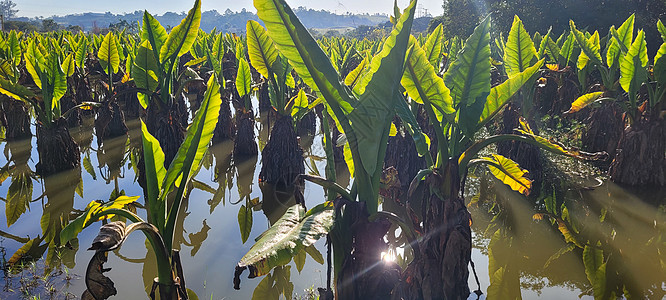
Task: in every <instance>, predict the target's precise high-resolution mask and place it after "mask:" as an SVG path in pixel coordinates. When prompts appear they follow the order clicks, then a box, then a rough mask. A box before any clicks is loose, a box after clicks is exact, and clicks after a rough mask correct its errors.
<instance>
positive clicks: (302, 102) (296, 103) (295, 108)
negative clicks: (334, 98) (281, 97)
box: [291, 89, 308, 117]
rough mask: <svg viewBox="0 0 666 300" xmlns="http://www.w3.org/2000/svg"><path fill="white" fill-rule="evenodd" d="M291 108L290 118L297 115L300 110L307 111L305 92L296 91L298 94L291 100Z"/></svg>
mask: <svg viewBox="0 0 666 300" xmlns="http://www.w3.org/2000/svg"><path fill="white" fill-rule="evenodd" d="M292 101H293V102H292V103H293V105H292V107H291V116H292V117H293V116H295V115H296V114H298V113H299V112H300V111H301V110H307V109H308V97H307V96H306V95H305V91H304V90H303V89H301V90H299V91H298V94H297V95H296V96H295V97H294V98H293V99H292Z"/></svg>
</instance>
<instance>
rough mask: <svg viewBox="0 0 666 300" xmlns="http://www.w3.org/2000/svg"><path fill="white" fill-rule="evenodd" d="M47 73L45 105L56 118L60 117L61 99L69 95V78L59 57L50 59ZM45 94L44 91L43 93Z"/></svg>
mask: <svg viewBox="0 0 666 300" xmlns="http://www.w3.org/2000/svg"><path fill="white" fill-rule="evenodd" d="M45 71H46V78H47V80H48V86H47V87H46V91H45V92H46V93H45V96H44V105H46V106H47V110H48V107H50V111H51V112H52V113H53V114H54V116H55V117H59V116H60V98H62V96H64V95H65V93H67V78H66V77H65V73H64V72H63V71H62V68H61V67H60V58H59V57H58V55H55V54H51V55H50V56H49V57H48V66H47V69H46V70H45ZM42 93H43V94H44V91H43V92H42Z"/></svg>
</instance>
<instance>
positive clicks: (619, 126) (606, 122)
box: [581, 103, 624, 167]
mask: <svg viewBox="0 0 666 300" xmlns="http://www.w3.org/2000/svg"><path fill="white" fill-rule="evenodd" d="M585 123H586V124H587V126H585V127H584V129H583V135H582V137H581V143H582V148H583V150H585V151H587V152H600V151H606V153H608V155H609V157H615V150H616V149H617V143H618V142H619V141H620V137H621V136H622V131H623V129H624V122H623V121H622V110H621V109H620V108H619V107H618V106H617V105H616V104H614V103H613V104H610V103H609V104H607V105H603V106H601V107H599V108H598V109H595V110H593V111H592V112H591V114H590V116H589V118H588V119H587V120H586V122H585ZM602 163H603V164H605V166H606V167H608V165H609V164H610V161H607V162H602Z"/></svg>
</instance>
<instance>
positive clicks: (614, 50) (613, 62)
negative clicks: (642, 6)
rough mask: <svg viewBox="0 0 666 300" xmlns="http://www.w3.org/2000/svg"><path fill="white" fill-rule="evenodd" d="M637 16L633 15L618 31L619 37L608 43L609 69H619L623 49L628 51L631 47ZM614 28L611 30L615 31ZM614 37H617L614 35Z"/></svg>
mask: <svg viewBox="0 0 666 300" xmlns="http://www.w3.org/2000/svg"><path fill="white" fill-rule="evenodd" d="M635 19H636V18H635V14H632V15H631V16H629V18H627V20H626V21H624V23H622V25H620V27H619V28H618V29H617V31H616V33H617V37H618V39H616V38H610V39H609V40H608V42H609V43H610V45H609V46H608V50H607V51H606V65H608V67H611V66H615V67H617V64H618V62H619V61H618V60H619V59H620V55H621V54H622V52H623V51H622V49H625V50H626V49H628V48H629V47H630V46H631V41H632V40H633V39H634V20H635ZM613 30H614V28H611V31H613ZM612 36H615V35H613V34H612Z"/></svg>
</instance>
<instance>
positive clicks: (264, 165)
mask: <svg viewBox="0 0 666 300" xmlns="http://www.w3.org/2000/svg"><path fill="white" fill-rule="evenodd" d="M303 173H305V165H304V159H303V150H302V149H301V147H300V146H299V145H298V139H297V136H296V132H295V131H294V127H293V125H292V120H291V117H288V116H282V117H280V118H279V119H278V120H277V121H276V122H275V125H273V129H272V130H271V135H270V139H269V140H268V143H267V144H266V147H264V149H263V151H262V152H261V171H260V172H259V180H260V181H262V182H266V183H269V184H274V185H278V186H290V185H293V184H294V183H295V180H296V178H297V177H298V175H299V174H303Z"/></svg>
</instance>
